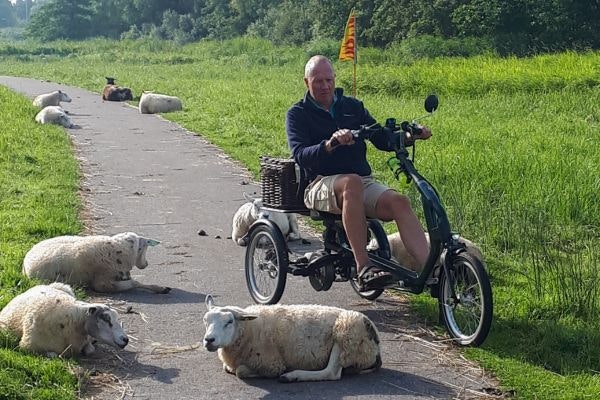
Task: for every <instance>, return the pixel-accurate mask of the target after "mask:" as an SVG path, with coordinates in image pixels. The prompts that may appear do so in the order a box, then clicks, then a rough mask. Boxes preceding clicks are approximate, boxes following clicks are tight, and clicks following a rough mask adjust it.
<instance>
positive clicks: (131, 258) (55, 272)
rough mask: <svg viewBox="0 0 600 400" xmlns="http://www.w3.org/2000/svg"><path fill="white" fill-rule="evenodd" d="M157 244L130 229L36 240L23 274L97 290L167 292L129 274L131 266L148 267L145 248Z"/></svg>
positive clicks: (27, 256) (27, 257)
mask: <svg viewBox="0 0 600 400" xmlns="http://www.w3.org/2000/svg"><path fill="white" fill-rule="evenodd" d="M158 243H159V242H158V241H156V240H154V239H147V238H144V237H141V236H139V235H137V234H136V233H133V232H125V233H119V234H117V235H114V236H104V235H92V236H58V237H54V238H51V239H46V240H43V241H41V242H39V243H37V244H36V245H34V246H33V247H32V248H31V250H29V251H28V252H27V254H26V255H25V259H24V260H23V273H24V274H25V275H27V276H28V277H31V278H39V279H45V280H49V281H61V282H66V283H70V284H81V285H85V286H88V287H91V288H92V289H94V290H95V291H97V292H120V291H124V290H129V289H133V288H142V289H146V290H150V291H153V292H156V293H168V292H169V291H170V290H171V289H170V288H168V287H165V286H157V285H145V284H142V283H140V282H137V281H136V280H134V279H131V275H130V271H131V270H132V268H133V267H134V266H136V267H138V268H140V269H143V268H146V267H147V266H148V261H146V249H147V248H148V246H155V245H157V244H158Z"/></svg>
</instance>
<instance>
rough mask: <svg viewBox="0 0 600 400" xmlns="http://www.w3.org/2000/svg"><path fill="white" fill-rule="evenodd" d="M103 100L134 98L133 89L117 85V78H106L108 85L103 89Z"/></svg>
mask: <svg viewBox="0 0 600 400" xmlns="http://www.w3.org/2000/svg"><path fill="white" fill-rule="evenodd" d="M102 100H107V101H127V100H133V93H132V92H131V89H129V88H126V87H120V86H117V85H115V78H109V77H107V78H106V86H104V89H103V90H102Z"/></svg>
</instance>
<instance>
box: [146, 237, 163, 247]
mask: <svg viewBox="0 0 600 400" xmlns="http://www.w3.org/2000/svg"><path fill="white" fill-rule="evenodd" d="M146 243H148V246H151V247H154V246H156V245H157V244H160V241H158V240H155V239H146Z"/></svg>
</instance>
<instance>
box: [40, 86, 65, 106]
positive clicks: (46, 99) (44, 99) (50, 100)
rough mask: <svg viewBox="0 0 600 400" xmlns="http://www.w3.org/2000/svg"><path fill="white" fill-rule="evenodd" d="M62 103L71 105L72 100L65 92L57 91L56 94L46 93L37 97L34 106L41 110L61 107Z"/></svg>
mask: <svg viewBox="0 0 600 400" xmlns="http://www.w3.org/2000/svg"><path fill="white" fill-rule="evenodd" d="M61 101H64V102H66V103H70V102H71V98H70V97H69V95H68V94H66V93H65V92H63V91H60V90H55V91H54V92H50V93H44V94H40V95H39V96H37V97H36V98H35V99H33V105H34V106H36V107H40V108H44V107H48V106H60V102H61Z"/></svg>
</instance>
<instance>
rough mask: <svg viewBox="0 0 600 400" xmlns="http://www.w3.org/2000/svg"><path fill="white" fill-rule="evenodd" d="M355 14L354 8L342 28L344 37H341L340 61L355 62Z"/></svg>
mask: <svg viewBox="0 0 600 400" xmlns="http://www.w3.org/2000/svg"><path fill="white" fill-rule="evenodd" d="M355 24H356V16H355V15H354V9H352V11H350V15H349V16H348V22H346V29H345V30H344V38H343V39H342V47H340V61H352V60H353V61H354V62H356V30H355Z"/></svg>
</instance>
